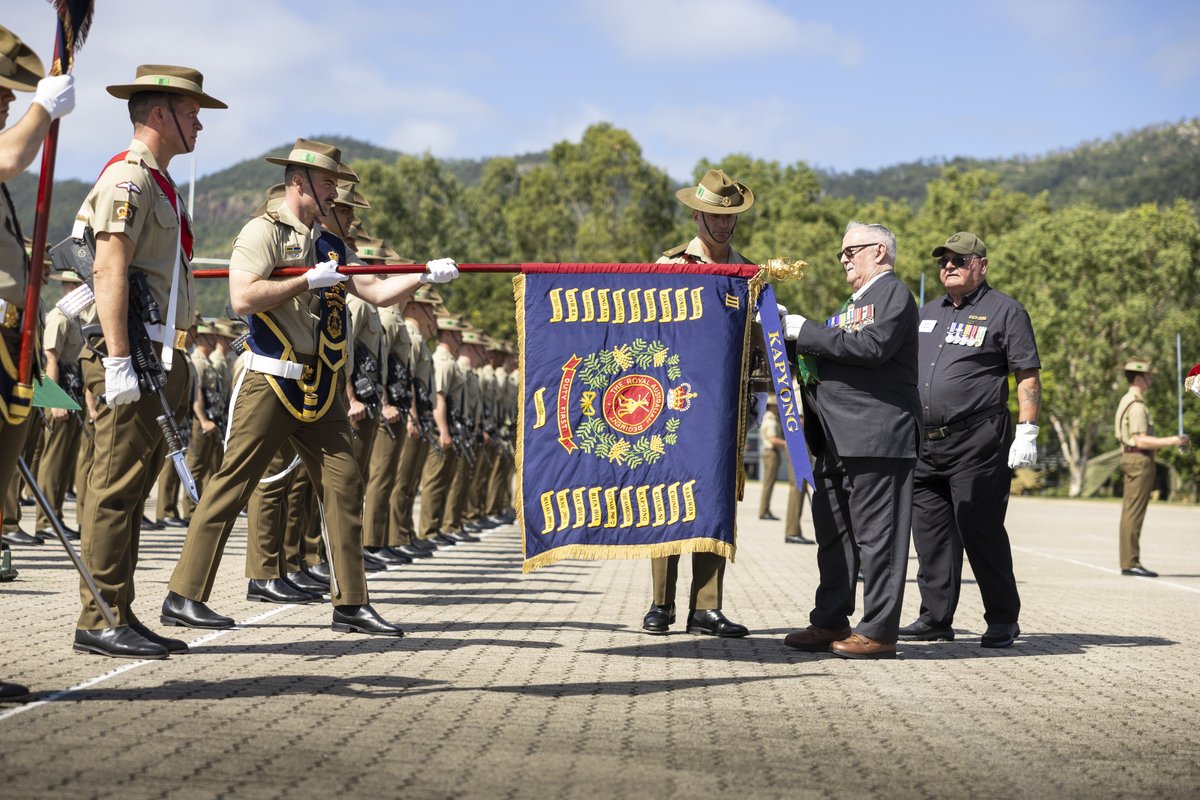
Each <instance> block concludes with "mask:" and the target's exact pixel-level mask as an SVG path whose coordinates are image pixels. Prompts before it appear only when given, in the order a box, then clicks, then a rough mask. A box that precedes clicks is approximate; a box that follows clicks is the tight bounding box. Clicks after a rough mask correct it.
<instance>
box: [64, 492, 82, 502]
mask: <svg viewBox="0 0 1200 800" xmlns="http://www.w3.org/2000/svg"><path fill="white" fill-rule="evenodd" d="M78 499H79V498H78V497H76V496H75V493H74V492H72V491H71V490H70V489H67V490H66V491H65V492H63V500H66V501H67V502H68V503H74V502H75V501H76V500H78Z"/></svg>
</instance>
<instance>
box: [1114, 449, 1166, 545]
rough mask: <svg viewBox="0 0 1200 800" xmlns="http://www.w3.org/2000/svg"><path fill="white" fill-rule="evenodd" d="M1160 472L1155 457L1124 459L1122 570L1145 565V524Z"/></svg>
mask: <svg viewBox="0 0 1200 800" xmlns="http://www.w3.org/2000/svg"><path fill="white" fill-rule="evenodd" d="M1157 471H1158V468H1157V467H1156V466H1155V465H1154V456H1150V455H1145V454H1143V453H1125V454H1124V455H1122V456H1121V472H1122V473H1124V475H1125V492H1124V493H1125V498H1124V501H1123V502H1122V504H1121V569H1133V568H1134V567H1139V566H1141V564H1142V561H1141V556H1142V549H1141V539H1142V522H1143V521H1145V519H1146V509H1147V508H1148V507H1149V506H1150V494H1151V492H1153V491H1154V476H1155V473H1156V472H1157Z"/></svg>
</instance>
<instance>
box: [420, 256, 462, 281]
mask: <svg viewBox="0 0 1200 800" xmlns="http://www.w3.org/2000/svg"><path fill="white" fill-rule="evenodd" d="M425 269H427V270H428V272H422V273H421V277H420V278H418V279H417V280H419V281H420V282H421V283H449V282H450V281H452V280H454V279H455V278H457V277H458V264H455V263H454V259H453V258H439V259H436V260H434V261H430V262H429V263H428V264H426V265H425Z"/></svg>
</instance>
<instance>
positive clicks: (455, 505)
mask: <svg viewBox="0 0 1200 800" xmlns="http://www.w3.org/2000/svg"><path fill="white" fill-rule="evenodd" d="M478 452H479V451H476V455H475V463H476V464H477V463H479V455H478ZM472 469H474V464H472V463H471V462H469V461H467V459H465V458H459V459H457V460H456V463H455V464H454V475H453V477H452V478H451V480H450V488H449V490H448V491H447V493H446V508H445V510H444V511H443V512H442V527H441V530H442V532H443V533H445V532H448V531H457V530H459V529H460V528H462V526H463V519H464V514H465V510H466V507H467V490H468V489H469V488H470V486H471V470H472Z"/></svg>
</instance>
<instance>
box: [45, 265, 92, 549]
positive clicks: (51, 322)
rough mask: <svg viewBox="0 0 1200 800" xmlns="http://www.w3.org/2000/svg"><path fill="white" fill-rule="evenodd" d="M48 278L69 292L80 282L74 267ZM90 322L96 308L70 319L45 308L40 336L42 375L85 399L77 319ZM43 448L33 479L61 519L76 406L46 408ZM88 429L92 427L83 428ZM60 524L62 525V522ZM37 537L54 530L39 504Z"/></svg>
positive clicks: (75, 447) (78, 418)
mask: <svg viewBox="0 0 1200 800" xmlns="http://www.w3.org/2000/svg"><path fill="white" fill-rule="evenodd" d="M50 278H51V280H59V281H62V283H63V291H64V292H70V291H72V290H73V289H75V288H77V287H78V286H79V284H80V282H81V281H80V280H79V276H78V275H76V274H75V273H74V272H64V273H56V274H54V275H51V276H50ZM81 322H82V323H84V324H90V323H92V322H95V311H94V310H93V309H92V308H88V309H86V310H85V311H84V312H83V314H82V315H81V319H80V320H79V321H76V320H73V319H70V318H68V317H67V315H66V314H64V313H63V312H62V311H60V310H59V309H58V308H57V307H56V308H51V309H50V311H49V312H47V314H46V325H45V328H44V333H43V336H42V352H43V353H44V354H45V357H46V377H48V378H50V380H52V381H54V382H55V383H57V384H58V385H59V386H61V387H62V388H63V389H64V390H65V391H66V392H67V394H69V395H70V396H71V399H72V400H74V401H75V402H77V403H79V405H80V406H81V407H82V406H83V404H84V397H83V373H82V372H80V369H79V356H80V352H81V351H82V350H83V332H82V330H81V328H80V323H81ZM45 411H46V414H47V420H46V430H45V434H44V436H45V449H44V450H43V451H42V458H41V461H40V462H39V463H38V473H37V481H38V484H39V485H40V486H41V487H42V491H43V492H44V493H45V494H46V497H47V498H48V499H49V500H50V503H51V504H52V505H53V506H54V513H55V514H56V515H57V516H58V518H59V519H60V520H61V519H62V506H63V498H64V496H65V495H66V492H67V482H68V477H69V476H70V475H71V474H72V473H73V472H74V469H75V462H76V459H77V458H78V455H79V440H80V439H81V438H83V433H82V431H83V430H84V421H83V416H82V414H81V412H79V411H68V410H67V409H65V408H50V409H46V410H45ZM88 435H89V436H90V435H91V431H90V430H89V431H88ZM64 527H65V526H64ZM35 535H36V536H37V537H38V538H40V539H48V538H51V537H53V536H54V530H53V525H52V524H51V522H50V519H49V518H48V517H47V516H46V512H45V511H43V510H42V509H41V508H40V507H39V508H38V512H37V533H36V534H35ZM67 536H68V537H69V538H72V539H78V538H79V534H78V533H77V532H76V531H72V530H71V529H69V528H67Z"/></svg>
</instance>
